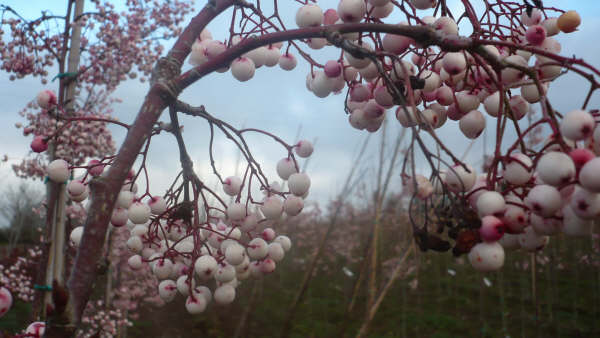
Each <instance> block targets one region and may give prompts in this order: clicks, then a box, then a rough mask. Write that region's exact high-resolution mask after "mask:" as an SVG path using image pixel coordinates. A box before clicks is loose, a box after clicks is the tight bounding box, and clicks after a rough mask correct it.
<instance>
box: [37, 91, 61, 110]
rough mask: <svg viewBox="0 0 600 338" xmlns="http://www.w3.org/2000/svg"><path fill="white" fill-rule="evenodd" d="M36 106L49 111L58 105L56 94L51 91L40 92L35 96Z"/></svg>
mask: <svg viewBox="0 0 600 338" xmlns="http://www.w3.org/2000/svg"><path fill="white" fill-rule="evenodd" d="M37 104H38V106H40V107H41V108H43V109H50V108H52V107H53V106H56V105H57V104H58V101H57V98H56V94H54V92H53V91H51V90H42V91H41V92H40V93H39V94H38V95H37Z"/></svg>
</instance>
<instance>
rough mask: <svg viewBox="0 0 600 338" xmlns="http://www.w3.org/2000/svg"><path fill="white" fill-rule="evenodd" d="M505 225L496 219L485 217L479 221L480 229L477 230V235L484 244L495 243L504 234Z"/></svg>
mask: <svg viewBox="0 0 600 338" xmlns="http://www.w3.org/2000/svg"><path fill="white" fill-rule="evenodd" d="M505 229H506V227H505V225H504V223H503V222H502V220H500V219H499V218H497V217H494V216H485V217H483V218H482V219H481V228H479V234H480V235H481V239H483V240H484V241H486V242H495V241H497V240H499V239H500V238H502V235H504V232H505Z"/></svg>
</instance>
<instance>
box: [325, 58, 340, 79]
mask: <svg viewBox="0 0 600 338" xmlns="http://www.w3.org/2000/svg"><path fill="white" fill-rule="evenodd" d="M323 71H324V72H325V75H327V76H328V77H338V76H340V74H342V65H340V63H339V62H338V61H336V60H329V61H327V63H325V68H324V70H323Z"/></svg>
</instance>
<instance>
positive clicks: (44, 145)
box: [31, 136, 48, 153]
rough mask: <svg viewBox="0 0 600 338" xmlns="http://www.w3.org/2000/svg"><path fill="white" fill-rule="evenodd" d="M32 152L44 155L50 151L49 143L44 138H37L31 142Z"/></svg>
mask: <svg viewBox="0 0 600 338" xmlns="http://www.w3.org/2000/svg"><path fill="white" fill-rule="evenodd" d="M31 150H32V151H34V152H36V153H42V152H44V151H46V150H48V142H46V138H45V137H44V136H36V137H34V138H33V141H31Z"/></svg>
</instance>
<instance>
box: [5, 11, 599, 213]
mask: <svg viewBox="0 0 600 338" xmlns="http://www.w3.org/2000/svg"><path fill="white" fill-rule="evenodd" d="M65 2H66V1H59V0H53V1H42V0H28V1H22V0H13V1H6V0H0V3H2V4H6V5H10V6H12V7H13V8H14V9H15V10H17V11H19V12H20V13H22V14H23V16H25V17H28V18H34V17H35V16H36V15H39V13H40V10H41V9H44V8H50V9H51V11H52V12H54V13H55V14H58V13H62V12H64V7H65V6H64V5H63V4H62V3H65ZM280 2H281V3H282V4H285V5H283V9H282V11H283V12H284V14H283V16H284V17H286V18H289V19H291V18H293V15H294V13H295V10H296V9H297V8H298V4H297V3H296V2H292V1H280ZM203 3H204V2H202V1H196V8H200V5H201V4H203ZM288 3H289V4H291V3H293V5H288ZM319 3H320V4H322V7H323V8H329V6H331V7H334V6H337V0H335V1H334V0H328V1H320V2H319ZM448 3H449V4H450V5H452V6H454V7H453V8H461V7H460V6H461V5H459V3H460V1H458V0H450V1H448ZM455 3H456V4H455ZM544 3H545V4H546V5H547V6H552V5H554V6H557V7H560V8H564V7H565V6H572V7H570V8H565V9H575V10H577V11H578V12H579V13H580V14H581V16H582V18H583V23H582V25H581V26H580V31H579V32H576V33H572V34H569V35H565V34H562V35H559V36H558V37H557V40H559V41H560V42H561V43H562V46H563V48H562V51H563V52H562V53H563V54H565V55H576V56H578V57H581V58H584V59H586V60H587V61H588V62H590V63H591V64H593V65H595V66H597V67H600V46H599V45H600V44H599V43H598V32H600V21H599V18H600V4H598V3H597V2H596V1H564V0H562V1H549V0H546V1H544ZM461 9H462V8H461ZM422 14H423V15H427V14H430V13H429V12H426V11H425V12H422ZM397 21H399V20H398V19H397V18H394V17H392V18H391V19H390V20H389V21H388V22H390V23H395V22H397ZM288 22H289V21H288ZM291 26H295V25H291ZM227 27H228V22H227V21H226V20H217V21H216V22H214V23H213V24H211V26H210V27H209V28H210V30H211V31H212V32H213V36H214V37H215V38H216V39H221V40H223V39H225V38H226V29H227ZM461 32H462V33H463V34H466V33H468V32H465V31H464V30H461ZM171 43H172V42H168V43H166V45H167V46H169V45H170V44H171ZM316 55H317V56H319V61H320V62H322V63H324V62H325V61H327V60H328V59H329V58H334V57H335V55H337V52H336V51H335V50H334V47H329V50H328V51H325V52H319V53H316ZM189 67H190V66H189V65H187V64H186V65H185V69H188V68H189ZM185 69H184V70H185ZM307 72H308V67H306V63H304V62H300V63H299V65H298V67H297V68H296V69H295V70H294V71H292V72H285V71H283V70H281V69H279V68H278V67H275V68H265V67H262V68H260V69H259V70H257V72H256V74H255V76H254V78H253V79H252V80H250V81H248V82H246V83H240V82H237V81H236V80H234V79H233V77H232V76H231V74H230V73H224V74H212V75H210V76H208V77H206V78H204V79H202V80H201V81H199V82H197V83H196V84H194V85H192V86H191V87H189V88H188V89H187V90H186V91H185V92H184V93H183V94H182V96H181V98H182V99H183V100H184V101H187V102H188V103H190V104H192V105H200V104H203V105H204V106H205V107H206V109H207V110H208V111H209V112H210V113H211V114H213V115H215V116H217V117H219V118H221V119H224V120H226V121H228V122H230V123H231V124H232V125H233V126H236V127H242V126H245V127H256V128H261V129H265V130H267V131H270V132H273V133H274V134H276V135H278V136H280V137H282V138H283V139H284V140H286V141H288V142H292V141H294V140H295V137H296V135H297V134H298V131H299V130H300V136H301V138H303V139H309V140H317V144H316V147H315V152H314V154H313V156H312V158H311V159H310V163H309V165H308V169H307V172H308V173H309V175H310V176H311V179H312V188H311V195H310V199H313V200H317V201H320V202H325V201H327V200H328V199H329V198H331V197H333V196H334V195H335V194H336V192H337V191H339V189H340V187H341V185H342V183H343V179H344V177H345V175H346V173H347V171H348V169H349V168H350V166H352V165H354V164H353V163H352V158H353V156H354V155H355V153H356V149H357V148H358V145H359V144H360V143H361V142H362V140H363V139H364V137H365V136H366V134H367V132H365V131H358V130H355V129H353V128H352V127H351V126H350V125H349V124H348V121H347V116H346V115H345V114H344V112H343V99H344V95H337V96H329V97H327V98H326V99H320V98H317V97H316V96H314V95H313V94H312V93H310V92H308V91H307V90H306V88H305V77H306V74H307ZM51 77H52V76H51ZM52 85H54V87H56V84H51V86H50V87H51V89H54V90H56V89H57V88H54V87H52ZM42 88H43V87H42V86H41V84H40V83H39V80H38V79H24V80H20V81H15V82H11V81H9V80H8V76H7V74H5V73H1V72H0V98H1V99H2V105H1V106H0V123H1V124H0V125H2V133H0V155H4V154H6V155H8V157H9V161H8V163H0V181H1V182H2V183H3V184H2V186H3V187H5V186H7V185H10V184H15V183H16V182H17V181H18V179H16V178H15V177H14V175H13V174H12V170H11V169H10V164H13V163H17V162H19V161H20V158H22V157H23V156H24V155H26V154H27V153H28V152H29V143H30V142H31V137H23V136H22V134H21V131H20V130H17V129H15V128H14V124H15V123H16V122H24V121H23V119H22V118H21V117H20V116H19V115H18V114H17V112H18V111H19V110H20V109H21V108H22V107H23V106H25V105H26V104H27V102H29V101H30V100H32V99H33V98H34V97H35V96H36V94H37V93H38V92H39V91H40V90H41V89H42ZM587 89H588V85H587V83H586V82H585V81H583V80H581V79H580V78H577V77H575V76H572V75H567V76H564V77H563V78H561V79H560V80H559V81H557V82H556V83H555V84H553V85H552V87H551V90H550V96H551V100H552V103H553V105H554V107H555V108H556V109H558V110H559V111H568V110H572V109H576V108H578V107H580V105H581V102H583V97H584V95H585V93H586V91H587ZM147 90H148V85H147V84H145V83H143V84H140V83H139V82H136V81H129V82H127V83H124V84H123V85H122V86H121V87H119V89H118V91H117V92H116V93H115V96H116V97H119V98H122V99H123V103H121V104H117V105H115V107H114V109H115V116H117V117H118V118H119V119H120V120H122V121H124V122H131V121H132V120H133V119H134V117H135V115H136V113H137V111H138V110H139V107H140V105H141V103H142V101H143V98H144V96H145V93H146V91H147ZM599 102H600V101H599V100H598V97H597V95H596V96H595V97H594V98H593V101H592V103H593V104H592V105H591V107H597V106H598V103H599ZM388 114H389V115H388V122H389V126H390V128H389V130H390V133H389V135H391V136H393V135H395V134H397V133H398V132H399V130H400V127H399V124H398V123H397V121H396V120H395V118H394V116H393V113H392V112H388ZM163 120H166V119H165V116H163ZM488 122H489V121H488ZM181 124H183V125H184V126H185V132H184V137H185V139H186V141H187V142H188V147H189V150H190V155H191V157H192V159H193V160H194V163H195V167H196V169H197V172H198V174H199V175H200V176H201V178H202V179H205V180H206V181H207V182H214V179H213V178H211V177H210V175H209V170H208V168H209V166H208V165H209V163H208V152H207V140H208V138H207V136H208V135H207V133H206V131H207V128H206V123H204V122H203V121H201V120H198V119H191V118H187V117H182V118H181ZM113 130H114V131H115V133H114V136H115V139H116V140H117V144H120V142H121V141H122V140H123V137H124V134H123V132H122V130H120V129H117V128H113ZM439 133H440V136H441V137H442V138H443V140H444V141H445V142H448V144H450V145H451V146H452V148H453V149H454V150H455V151H456V153H457V154H462V153H463V152H464V151H465V149H466V148H467V147H468V142H466V141H465V139H464V137H462V135H461V134H460V131H459V130H458V125H457V122H454V121H449V122H448V123H447V126H445V127H443V128H442V129H441V130H440V132H439ZM374 136H378V135H374ZM492 137H493V133H488V139H489V140H490V141H491V140H492ZM249 140H250V142H251V143H252V147H253V148H252V149H253V150H254V151H255V155H256V158H257V159H258V160H259V161H261V163H262V166H263V168H264V169H265V170H266V172H267V173H270V174H271V175H272V177H273V178H276V175H275V171H274V168H275V164H276V162H277V160H279V159H280V158H282V157H284V156H285V155H286V153H285V151H284V149H282V148H281V147H278V145H277V144H276V143H274V142H272V141H270V140H268V139H266V138H264V137H252V138H250V139H249ZM378 144H379V141H378V140H376V139H373V140H371V152H370V155H369V157H368V158H366V159H365V162H366V163H372V164H373V165H374V164H375V161H376V154H377V151H376V146H377V145H378ZM487 144H488V145H491V142H488V143H487ZM482 145H483V141H482V140H478V141H476V143H475V145H474V147H473V150H472V151H470V152H469V156H468V157H467V160H468V161H470V162H471V163H474V164H478V162H480V159H481V155H482ZM153 146H154V148H153V150H152V153H151V156H150V158H149V161H150V162H149V164H150V175H151V177H152V181H151V187H152V189H151V190H152V191H153V192H155V193H157V194H162V193H164V190H165V188H166V187H167V186H168V185H169V184H170V183H171V182H170V179H172V178H173V177H174V176H175V175H176V173H177V172H178V168H179V167H178V164H179V159H178V155H177V151H176V148H175V147H176V143H175V140H174V138H173V137H172V136H169V135H161V136H159V137H158V138H157V140H156V141H154V142H153ZM215 153H216V154H218V158H217V161H218V162H219V163H218V166H219V167H220V168H221V169H222V171H223V175H224V176H228V175H233V174H234V173H235V171H236V168H235V163H236V159H237V153H236V152H235V150H234V149H233V147H231V145H230V144H228V143H227V141H226V140H223V139H220V140H219V141H218V142H217V144H216V147H215ZM363 164H364V163H363ZM396 176H397V175H396ZM392 184H393V186H392V189H393V190H399V182H398V180H395V181H393V182H392ZM0 189H2V188H0Z"/></svg>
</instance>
